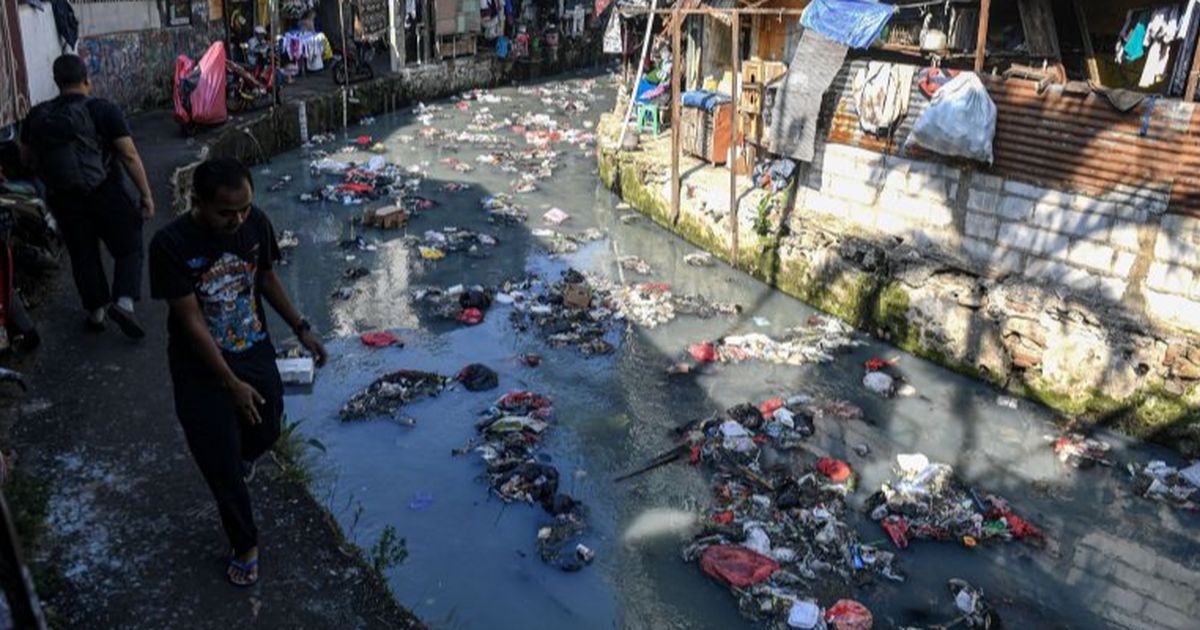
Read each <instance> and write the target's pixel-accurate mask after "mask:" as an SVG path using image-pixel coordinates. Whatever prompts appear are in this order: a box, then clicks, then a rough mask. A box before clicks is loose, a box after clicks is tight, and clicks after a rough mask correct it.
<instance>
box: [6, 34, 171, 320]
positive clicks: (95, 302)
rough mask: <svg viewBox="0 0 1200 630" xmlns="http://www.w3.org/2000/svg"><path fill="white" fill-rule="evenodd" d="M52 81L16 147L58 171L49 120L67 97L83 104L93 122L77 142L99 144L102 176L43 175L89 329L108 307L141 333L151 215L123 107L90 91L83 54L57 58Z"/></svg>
mask: <svg viewBox="0 0 1200 630" xmlns="http://www.w3.org/2000/svg"><path fill="white" fill-rule="evenodd" d="M54 83H55V84H56V85H58V90H59V95H58V97H57V98H55V99H53V100H51V101H47V102H45V103H42V104H40V105H38V106H37V107H35V108H33V110H32V111H30V112H29V116H27V117H26V119H25V123H24V124H23V125H22V126H21V137H20V144H21V154H22V156H23V158H24V159H25V161H26V162H27V163H29V164H31V165H33V166H34V167H35V170H37V171H38V174H39V176H40V177H41V178H42V179H43V180H47V179H50V177H49V176H50V175H56V174H57V173H55V170H61V165H60V164H58V163H54V164H53V166H49V165H48V163H50V162H51V159H50V158H51V156H50V155H49V153H50V152H51V151H52V150H54V147H52V146H51V145H50V143H49V142H48V141H47V139H48V138H50V137H53V136H58V135H62V134H61V131H62V130H61V129H59V128H57V127H55V128H52V125H53V122H57V121H60V120H62V119H63V118H62V117H61V114H62V112H64V111H66V110H69V109H70V107H71V106H72V105H76V104H81V103H82V104H83V105H84V106H85V108H86V110H85V111H86V116H87V118H86V119H85V120H84V123H85V124H86V123H87V122H88V121H89V120H90V125H87V126H89V127H91V129H84V130H79V133H78V134H77V135H78V137H79V139H78V140H77V142H78V143H79V144H80V145H81V146H82V145H87V146H88V147H91V149H93V150H94V149H95V148H96V146H98V148H99V153H100V156H99V157H101V158H102V159H103V169H104V170H105V171H106V172H107V176H106V177H104V179H103V181H102V182H101V183H100V184H99V185H98V186H96V187H95V188H94V189H87V190H84V189H71V190H61V189H56V188H55V186H54V185H52V183H51V182H49V181H47V182H46V184H47V191H46V201H47V203H48V204H49V206H50V210H51V212H52V213H53V214H54V218H55V219H56V220H57V221H58V225H59V229H60V231H61V232H62V236H63V242H64V244H65V245H66V246H67V251H68V252H69V253H70V255H71V273H72V275H73V276H74V278H75V288H76V289H77V290H78V291H79V297H80V299H81V300H82V301H83V307H84V309H86V310H87V312H88V317H87V320H86V324H87V327H88V330H92V331H101V330H104V328H105V326H104V320H105V314H106V313H107V315H108V317H111V318H112V320H113V321H114V322H115V323H116V324H117V325H118V326H119V327H120V328H121V331H122V332H124V333H125V334H126V335H128V336H130V337H133V338H135V339H140V338H142V337H144V336H145V331H143V330H142V327H141V324H140V323H139V322H138V320H137V317H136V316H135V315H134V312H133V304H134V302H136V301H137V300H138V298H139V297H141V291H142V260H143V251H144V250H143V247H142V222H143V221H144V220H146V219H149V218H150V217H153V216H154V196H153V194H152V193H151V192H150V182H149V180H148V179H147V178H146V169H145V168H144V167H143V166H142V159H141V157H140V156H139V155H138V151H137V147H136V146H134V144H133V137H132V134H131V133H130V131H129V123H128V122H127V121H126V120H125V115H124V114H123V113H122V112H121V109H120V108H118V107H117V106H116V105H114V104H112V103H110V102H108V101H106V100H103V99H99V98H92V97H91V91H92V83H91V80H90V79H89V78H88V72H87V66H86V65H85V64H84V62H83V60H82V59H80V58H79V57H77V56H75V55H69V54H68V55H62V56H60V57H59V58H58V59H55V60H54ZM54 131H59V132H60V133H58V134H55V133H53V132H54ZM67 131H68V132H69V131H70V130H67ZM93 143H94V144H93ZM86 150H87V149H84V151H86ZM39 163H40V164H39ZM47 169H50V172H49V173H47V172H46V171H47ZM97 179H99V178H97ZM101 242H103V243H104V246H105V247H106V248H108V252H109V254H111V255H112V257H113V279H112V283H111V285H110V284H109V281H108V278H107V277H106V276H105V274H104V267H103V266H102V264H101V261H100V243H101Z"/></svg>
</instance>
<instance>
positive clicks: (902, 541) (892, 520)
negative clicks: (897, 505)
mask: <svg viewBox="0 0 1200 630" xmlns="http://www.w3.org/2000/svg"><path fill="white" fill-rule="evenodd" d="M879 525H880V526H881V527H883V531H885V532H887V535H888V538H891V539H892V544H893V545H896V546H897V547H899V548H900V549H904V548H906V547H908V521H906V520H904V517H903V516H897V515H895V514H893V515H891V516H889V517H887V518H885V519H883V521H881V522H880V523H879Z"/></svg>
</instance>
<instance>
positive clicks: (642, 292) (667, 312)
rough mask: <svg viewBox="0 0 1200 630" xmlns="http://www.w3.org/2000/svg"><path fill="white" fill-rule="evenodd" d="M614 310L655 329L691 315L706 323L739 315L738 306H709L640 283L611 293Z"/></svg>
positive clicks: (704, 301) (693, 297) (695, 297)
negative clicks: (715, 318) (613, 298)
mask: <svg viewBox="0 0 1200 630" xmlns="http://www.w3.org/2000/svg"><path fill="white" fill-rule="evenodd" d="M613 295H614V297H615V298H616V301H617V307H618V308H619V309H620V311H621V312H622V313H623V314H624V315H625V317H626V318H628V319H629V321H631V322H633V323H635V324H637V325H639V326H642V327H645V328H656V327H658V326H660V325H662V324H666V323H668V322H670V321H672V320H673V319H675V317H676V315H692V316H695V317H699V318H701V319H710V318H712V317H716V316H718V315H736V314H738V313H741V312H742V307H741V305H739V304H733V303H726V302H713V301H711V300H709V299H708V298H706V297H704V296H702V295H698V294H688V295H675V294H673V293H672V292H671V290H670V287H669V286H668V285H666V284H663V283H658V282H643V283H638V284H631V285H627V286H623V287H620V288H619V289H617V290H616V291H614V292H613Z"/></svg>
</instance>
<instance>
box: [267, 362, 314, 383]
mask: <svg viewBox="0 0 1200 630" xmlns="http://www.w3.org/2000/svg"><path fill="white" fill-rule="evenodd" d="M275 367H276V368H278V369H279V378H280V380H282V381H283V384H284V385H312V384H313V381H314V380H316V375H317V369H316V365H315V364H314V363H313V359H312V357H289V358H280V359H275Z"/></svg>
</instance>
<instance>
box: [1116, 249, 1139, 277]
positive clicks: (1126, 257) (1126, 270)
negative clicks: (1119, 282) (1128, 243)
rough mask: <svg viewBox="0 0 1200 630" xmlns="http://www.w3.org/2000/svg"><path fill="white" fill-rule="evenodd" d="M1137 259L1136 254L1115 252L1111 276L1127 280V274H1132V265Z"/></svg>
mask: <svg viewBox="0 0 1200 630" xmlns="http://www.w3.org/2000/svg"><path fill="white" fill-rule="evenodd" d="M1137 259H1138V256H1137V254H1131V253H1129V252H1117V256H1116V258H1115V259H1114V260H1113V266H1112V273H1113V275H1114V276H1116V277H1118V278H1128V277H1129V274H1130V273H1132V272H1133V265H1134V263H1136V262H1137Z"/></svg>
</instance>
